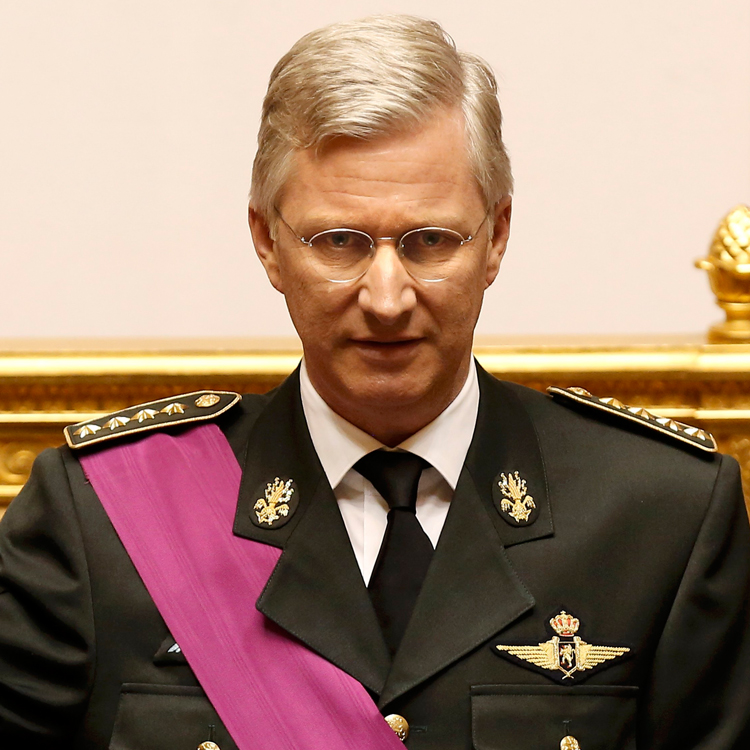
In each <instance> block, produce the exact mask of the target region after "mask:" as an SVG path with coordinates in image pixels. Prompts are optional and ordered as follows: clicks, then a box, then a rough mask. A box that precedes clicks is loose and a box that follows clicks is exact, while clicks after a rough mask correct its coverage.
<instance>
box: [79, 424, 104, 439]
mask: <svg viewBox="0 0 750 750" xmlns="http://www.w3.org/2000/svg"><path fill="white" fill-rule="evenodd" d="M101 429H102V428H101V427H99V425H98V424H85V425H83V427H79V428H78V429H77V430H76V431H75V433H74V434H75V435H78V437H82V438H84V437H86V436H87V435H96V433H97V432H99V430H101Z"/></svg>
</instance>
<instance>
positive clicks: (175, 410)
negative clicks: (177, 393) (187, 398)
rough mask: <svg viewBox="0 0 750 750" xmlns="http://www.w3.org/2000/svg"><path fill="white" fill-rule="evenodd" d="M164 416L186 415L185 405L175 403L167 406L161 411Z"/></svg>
mask: <svg viewBox="0 0 750 750" xmlns="http://www.w3.org/2000/svg"><path fill="white" fill-rule="evenodd" d="M159 411H160V412H161V413H162V414H169V416H170V417H171V416H172V415H173V414H184V413H185V404H180V403H178V402H177V401H175V402H174V403H173V404H167V405H166V406H165V407H164V408H163V409H160V410H159Z"/></svg>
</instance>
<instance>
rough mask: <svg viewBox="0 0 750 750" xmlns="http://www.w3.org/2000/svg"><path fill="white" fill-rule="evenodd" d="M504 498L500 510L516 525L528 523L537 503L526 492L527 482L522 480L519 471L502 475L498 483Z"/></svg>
mask: <svg viewBox="0 0 750 750" xmlns="http://www.w3.org/2000/svg"><path fill="white" fill-rule="evenodd" d="M497 486H498V487H499V488H500V492H502V493H503V495H504V497H503V499H502V500H501V501H500V510H502V511H503V512H504V513H507V514H508V515H509V516H510V517H511V518H512V519H513V520H514V521H515V522H516V523H519V524H521V523H528V521H529V516H530V515H531V513H532V511H533V510H534V508H536V503H535V502H534V498H533V497H532V496H531V495H529V494H528V493H527V492H526V480H525V479H521V476H520V475H519V473H518V472H517V471H514V472H513V473H512V474H501V475H500V481H499V482H498V483H497Z"/></svg>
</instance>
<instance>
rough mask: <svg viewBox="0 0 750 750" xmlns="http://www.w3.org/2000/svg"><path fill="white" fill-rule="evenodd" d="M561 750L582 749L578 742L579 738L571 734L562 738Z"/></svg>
mask: <svg viewBox="0 0 750 750" xmlns="http://www.w3.org/2000/svg"><path fill="white" fill-rule="evenodd" d="M560 750H581V746H580V745H579V744H578V740H577V739H576V738H575V737H573V735H571V734H569V735H568V736H567V737H563V738H562V739H561V740H560Z"/></svg>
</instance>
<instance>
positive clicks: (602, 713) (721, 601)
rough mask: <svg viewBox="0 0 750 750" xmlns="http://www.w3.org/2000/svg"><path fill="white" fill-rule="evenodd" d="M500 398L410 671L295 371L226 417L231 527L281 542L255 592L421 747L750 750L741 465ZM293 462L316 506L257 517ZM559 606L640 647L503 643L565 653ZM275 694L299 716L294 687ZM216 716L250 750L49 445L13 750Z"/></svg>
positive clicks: (12, 635)
mask: <svg viewBox="0 0 750 750" xmlns="http://www.w3.org/2000/svg"><path fill="white" fill-rule="evenodd" d="M480 389H481V398H480V407H479V416H478V421H477V428H476V433H475V436H474V440H473V442H472V445H471V447H470V449H469V453H468V455H467V458H466V463H465V467H464V470H463V473H462V475H461V478H460V480H459V483H458V486H457V488H456V492H455V496H454V499H453V501H452V504H451V508H450V511H449V514H448V517H447V520H446V524H445V527H444V529H443V532H442V535H441V537H440V541H439V544H438V546H437V549H436V551H435V555H434V557H433V561H432V564H431V567H430V570H429V572H428V575H427V578H426V580H425V583H424V586H423V589H422V592H421V594H420V598H419V600H418V602H417V605H416V608H415V611H414V614H413V617H412V620H411V622H410V624H409V628H408V630H407V632H406V634H405V636H404V639H403V641H402V645H401V648H400V649H399V652H398V653H397V654H396V656H395V658H394V660H393V662H392V663H391V661H390V658H389V656H388V652H387V649H386V646H385V643H384V641H383V638H382V635H381V633H380V631H379V629H378V625H377V621H376V619H375V614H374V611H373V609H372V606H371V604H370V601H369V598H368V595H367V591H366V588H365V586H364V583H363V581H362V577H361V574H360V572H359V568H358V566H357V563H356V560H355V557H354V553H353V552H352V549H351V546H350V543H349V540H348V537H347V534H346V530H345V527H344V524H343V521H342V519H341V516H340V513H339V510H338V506H337V504H336V501H335V498H334V495H333V492H332V490H331V488H330V486H329V485H328V483H327V480H326V478H325V475H324V473H323V470H322V468H321V466H320V463H319V461H318V459H317V456H316V454H315V452H314V450H313V447H312V444H311V441H310V438H309V433H308V431H307V427H306V424H305V420H304V415H303V412H302V409H301V404H300V400H299V384H298V377H297V375H296V374H295V375H293V376H292V377H291V378H289V379H288V380H287V381H286V382H285V383H284V384H283V385H282V386H280V387H279V388H278V389H277V390H276V391H275V392H273V393H271V394H269V395H265V396H249V397H245V398H244V399H243V401H242V402H241V404H240V405H238V406H236V407H234V408H233V409H232V410H230V411H229V412H227V413H226V414H224V415H222V416H221V417H219V418H218V420H217V423H218V424H219V426H220V427H221V429H222V430H223V432H224V434H225V435H226V437H227V438H228V440H229V442H230V444H231V446H232V448H233V450H234V452H235V455H236V456H237V459H238V461H239V463H240V465H241V467H242V471H243V479H242V484H241V489H240V493H239V498H238V505H237V515H236V520H235V527H234V531H235V533H236V534H238V535H240V536H243V537H247V538H252V539H255V540H257V541H260V542H262V543H265V544H270V545H275V546H277V547H280V548H282V549H283V554H282V556H281V558H280V560H279V563H278V565H277V567H276V569H275V572H274V574H273V576H272V577H271V579H269V583H268V584H267V586H266V589H265V591H264V593H263V594H262V596H261V597H260V598H259V599H258V601H257V604H256V606H257V607H258V608H259V609H260V611H262V612H263V613H264V614H265V615H266V616H267V617H268V618H269V620H271V621H273V623H275V625H272V627H279V628H282V629H283V630H285V631H287V632H288V633H289V634H291V636H292V637H294V638H297V639H299V640H300V641H302V642H303V643H304V644H306V645H307V647H309V648H311V649H313V650H315V651H317V652H318V653H320V654H322V655H323V656H324V657H325V658H326V659H328V660H330V661H331V662H333V663H335V664H336V665H338V666H339V667H340V668H341V669H343V670H345V671H346V672H348V673H349V674H351V675H352V676H354V677H355V678H356V679H357V680H359V681H360V682H361V683H362V684H363V685H364V686H365V687H366V688H367V690H368V691H369V692H370V693H371V695H372V696H373V700H375V701H376V702H377V703H378V705H379V707H380V708H381V710H382V712H383V713H384V714H389V713H397V714H400V715H402V716H403V717H405V718H406V719H407V721H408V722H409V725H410V736H409V738H408V740H407V743H406V744H407V746H408V747H409V748H410V749H411V750H422V749H424V750H438V749H439V750H459V749H461V750H463V749H466V748H477V750H514V749H516V748H518V749H519V750H520V749H521V748H523V749H529V750H544V749H546V748H549V749H550V750H553V749H556V748H558V747H560V741H561V739H562V738H563V737H565V736H573V737H575V738H576V739H577V740H578V742H579V743H580V747H581V748H582V750H604V749H605V748H606V750H620V749H622V750H634V749H635V748H638V749H639V750H688V749H689V748H696V749H697V748H701V750H727V749H728V748H746V747H748V746H750V745H748V739H749V738H750V732H749V730H748V724H749V722H750V534H749V533H748V523H747V517H746V513H745V508H744V503H743V499H742V493H741V488H740V479H739V471H738V467H737V464H736V462H735V461H734V460H733V459H731V458H728V457H726V456H721V455H718V454H706V453H701V452H700V451H697V450H694V449H692V448H691V447H690V446H685V445H682V444H680V443H678V442H677V441H674V440H670V439H669V438H664V437H663V436H661V435H660V434H658V433H656V432H655V431H652V430H649V429H648V428H645V427H641V426H639V425H633V424H631V423H630V422H627V421H626V420H623V419H618V418H617V417H611V416H608V415H606V414H602V413H601V412H597V411H595V410H589V409H587V408H586V407H583V406H576V405H575V404H573V403H561V402H558V401H557V400H554V399H552V398H550V397H549V396H546V395H543V394H540V393H537V392H535V391H531V390H528V389H526V388H523V387H521V386H518V385H514V384H510V383H500V382H499V381H496V380H495V379H494V378H492V377H490V376H489V375H487V374H486V373H484V372H482V371H481V370H480ZM172 429H180V428H172ZM182 429H185V428H182ZM132 439H138V437H137V436H136V437H134V438H132ZM93 449H96V448H93ZM514 472H518V473H519V476H520V477H521V478H523V479H525V480H526V483H527V488H528V494H529V495H531V496H533V499H534V504H535V506H536V507H535V509H534V511H533V513H532V516H531V517H530V521H531V523H527V524H522V525H519V524H518V523H516V522H515V521H513V520H512V519H509V517H508V514H507V513H505V512H503V511H502V509H501V505H500V503H501V499H502V498H501V495H499V494H498V492H497V482H498V477H499V475H501V474H503V473H504V474H506V476H507V475H509V474H512V473H514ZM275 476H289V477H293V478H294V481H295V483H296V486H297V488H298V491H299V506H298V508H297V510H296V512H295V514H294V515H293V517H292V518H291V520H290V521H289V522H288V523H287V524H286V525H284V526H283V527H280V528H277V529H261V528H258V527H257V526H255V525H253V524H252V523H251V521H250V511H251V506H252V504H253V503H254V502H255V500H256V499H257V497H258V496H259V495H258V492H259V491H260V492H261V493H262V487H264V486H265V484H266V483H267V482H269V481H272V480H273V478H274V477H275ZM493 487H495V490H494V492H493ZM123 502H127V498H123ZM143 522H144V523H148V519H147V518H144V519H143ZM217 554H220V550H217ZM562 611H565V612H567V613H569V614H570V615H572V616H574V617H575V618H577V619H578V621H579V623H580V629H579V631H578V636H579V637H580V638H581V639H582V640H583V642H584V643H586V644H593V645H597V646H609V647H614V648H619V649H624V648H627V649H629V651H627V652H623V653H622V655H620V656H617V657H616V658H612V659H609V660H607V661H605V662H604V663H601V664H598V665H596V666H594V668H592V669H587V670H583V671H581V670H579V671H575V672H573V673H572V674H570V675H569V676H566V675H565V674H564V673H563V672H561V671H560V670H555V669H550V668H544V667H540V666H535V665H534V664H532V663H531V662H530V661H528V660H524V659H522V658H517V657H514V656H513V655H512V654H511V653H510V652H509V651H500V650H498V649H497V648H496V646H497V645H504V646H508V645H511V646H513V645H515V646H518V645H529V646H538V644H544V643H548V642H549V641H550V639H551V638H553V636H554V635H555V634H554V633H553V632H552V630H551V629H550V626H549V621H550V619H551V618H553V617H554V616H555V615H557V614H559V613H560V612H562ZM208 647H209V648H210V645H209V646H208ZM579 661H580V659H579ZM568 666H570V665H569V664H568ZM278 706H279V711H280V712H282V713H283V712H285V711H293V710H294V705H293V700H290V699H289V697H288V696H278ZM211 725H213V726H214V727H215V730H214V732H215V734H214V741H215V742H216V743H217V744H218V745H219V746H220V748H221V750H233V749H234V748H235V745H234V743H233V741H232V740H231V738H230V737H229V736H228V735H227V733H226V730H225V729H224V727H223V725H222V723H221V721H220V719H219V718H218V717H217V715H216V713H215V711H214V709H213V708H212V706H211V704H210V703H209V702H208V700H207V699H206V698H205V696H204V694H203V692H202V690H201V688H200V686H199V684H198V683H197V681H196V679H195V677H194V676H193V673H192V672H191V670H190V667H189V666H188V665H187V663H186V662H185V660H184V658H182V656H181V654H180V653H179V651H178V650H177V649H176V648H175V647H174V639H172V638H171V636H170V634H169V632H168V630H167V628H166V626H165V624H164V622H163V620H162V618H161V617H160V615H159V613H158V611H157V610H156V608H155V607H154V604H153V602H152V601H151V598H150V597H149V595H148V594H147V592H146V590H145V588H144V586H143V584H142V583H141V580H140V578H139V577H138V575H137V573H136V572H135V570H134V568H133V566H132V563H131V562H130V559H129V558H128V556H127V554H126V553H125V551H124V549H123V547H122V545H121V544H120V542H119V539H118V538H117V536H116V534H115V532H114V530H113V528H112V526H111V524H110V522H109V519H108V518H107V516H106V514H105V513H104V510H103V508H102V506H101V504H100V503H99V501H98V498H97V497H96V495H95V493H94V492H93V490H92V488H91V486H90V485H89V484H87V482H86V480H85V478H84V475H83V473H82V470H81V467H80V464H79V463H78V460H77V457H76V455H75V454H74V452H72V451H71V450H69V449H68V448H62V449H59V450H52V451H46V452H45V453H43V454H42V455H41V456H40V457H39V459H38V460H37V462H36V464H35V467H34V470H33V472H32V476H31V478H30V480H29V482H28V484H27V485H26V487H25V488H24V490H23V491H22V492H21V494H20V495H19V496H18V498H17V499H16V500H14V501H13V503H12V505H11V507H10V509H9V510H8V512H7V513H6V516H5V518H4V519H3V522H2V524H0V739H1V740H2V742H0V746H1V747H10V746H11V744H10V742H11V741H15V742H17V743H18V744H17V745H16V746H18V747H23V748H25V749H32V750H33V749H35V748H55V749H56V750H65V749H68V748H71V749H72V748H75V749H76V750H94V749H97V750H100V749H102V748H115V749H117V750H136V749H137V750H194V748H196V747H197V745H198V744H199V743H201V742H203V741H205V740H207V739H209V731H210V730H209V727H210V726H211ZM301 747H302V746H301Z"/></svg>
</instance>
